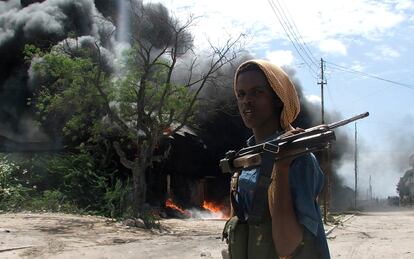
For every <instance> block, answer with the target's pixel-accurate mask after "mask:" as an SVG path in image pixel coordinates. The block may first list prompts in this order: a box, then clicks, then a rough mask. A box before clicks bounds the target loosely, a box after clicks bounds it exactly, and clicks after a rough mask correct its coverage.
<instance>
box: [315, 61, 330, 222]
mask: <svg viewBox="0 0 414 259" xmlns="http://www.w3.org/2000/svg"><path fill="white" fill-rule="evenodd" d="M324 62H325V61H324V60H323V59H322V58H321V81H320V82H318V85H321V124H325V104H324V95H323V87H324V85H326V84H327V82H326V79H325V72H324V68H325V63H324ZM321 153H322V168H323V169H324V172H325V176H326V177H325V179H326V182H325V190H324V192H323V221H324V223H325V224H326V223H327V215H328V207H329V197H330V189H331V181H330V150H329V149H328V150H323V151H322V152H321Z"/></svg>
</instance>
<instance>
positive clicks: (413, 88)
mask: <svg viewBox="0 0 414 259" xmlns="http://www.w3.org/2000/svg"><path fill="white" fill-rule="evenodd" d="M325 62H326V63H328V64H330V65H331V66H332V67H331V68H333V69H337V70H340V71H344V72H348V73H352V74H357V75H360V76H364V77H370V78H373V79H377V80H381V81H384V82H387V83H390V84H394V85H398V86H403V87H405V88H409V89H412V90H414V85H411V84H406V83H401V82H397V81H394V80H390V79H386V78H382V77H379V76H377V75H373V74H369V73H365V72H362V71H358V70H354V69H351V68H347V67H344V66H341V65H337V64H335V63H332V62H329V61H325Z"/></svg>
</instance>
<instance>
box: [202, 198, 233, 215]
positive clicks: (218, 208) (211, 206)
mask: <svg viewBox="0 0 414 259" xmlns="http://www.w3.org/2000/svg"><path fill="white" fill-rule="evenodd" d="M202 207H203V209H206V210H209V211H211V212H212V213H221V214H222V215H223V216H222V218H228V217H229V215H227V214H228V213H226V209H225V208H224V206H223V205H217V204H215V203H214V202H211V201H204V202H203V206H202Z"/></svg>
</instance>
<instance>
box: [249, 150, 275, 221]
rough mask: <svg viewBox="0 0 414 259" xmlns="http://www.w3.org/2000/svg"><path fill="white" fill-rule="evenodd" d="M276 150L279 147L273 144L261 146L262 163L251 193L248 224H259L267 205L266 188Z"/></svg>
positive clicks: (269, 179)
mask: <svg viewBox="0 0 414 259" xmlns="http://www.w3.org/2000/svg"><path fill="white" fill-rule="evenodd" d="M278 151H279V147H278V146H275V145H271V146H264V148H263V152H262V163H261V165H260V171H259V175H258V177H257V183H256V186H255V190H254V194H253V200H252V209H251V211H250V213H249V218H248V220H247V221H248V222H249V224H253V225H259V224H260V223H262V222H263V221H262V220H263V216H264V215H265V210H266V209H267V208H268V207H269V206H268V189H269V185H270V183H271V182H272V179H271V176H272V171H273V165H274V163H275V159H276V155H277V153H278Z"/></svg>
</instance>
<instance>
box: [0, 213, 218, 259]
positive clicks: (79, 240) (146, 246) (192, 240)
mask: <svg viewBox="0 0 414 259" xmlns="http://www.w3.org/2000/svg"><path fill="white" fill-rule="evenodd" d="M224 223H225V221H224V220H202V219H189V220H182V219H181V220H180V219H166V220H162V221H161V230H153V231H149V230H144V229H140V228H136V227H127V226H125V225H123V224H121V223H118V222H114V221H112V220H108V219H106V218H101V217H94V216H77V215H68V214H58V213H43V214H31V213H18V214H9V213H7V214H0V258H117V259H118V258H145V259H146V258H180V259H181V258H221V250H222V249H223V248H224V247H225V245H224V242H221V230H222V228H223V226H224Z"/></svg>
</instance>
